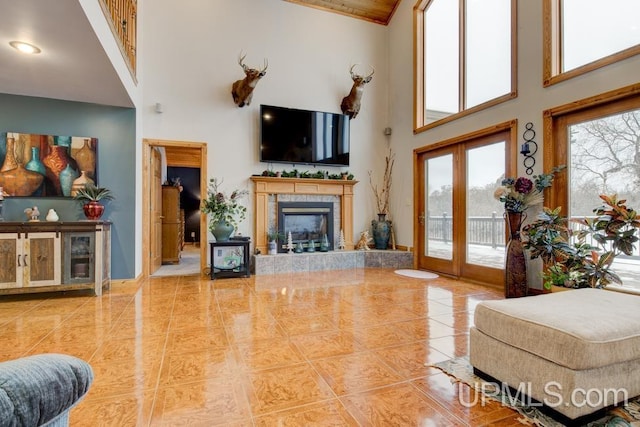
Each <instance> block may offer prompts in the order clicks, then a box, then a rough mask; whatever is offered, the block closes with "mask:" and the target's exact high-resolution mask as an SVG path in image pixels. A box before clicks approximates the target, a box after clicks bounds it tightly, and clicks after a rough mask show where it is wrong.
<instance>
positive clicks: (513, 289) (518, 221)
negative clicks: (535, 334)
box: [504, 211, 528, 298]
mask: <svg viewBox="0 0 640 427" xmlns="http://www.w3.org/2000/svg"><path fill="white" fill-rule="evenodd" d="M504 216H505V219H506V220H507V227H508V230H509V241H508V242H507V247H506V254H505V266H504V286H505V290H504V292H505V297H506V298H518V297H525V296H527V291H528V286H527V263H526V261H525V257H524V250H523V247H522V241H521V240H520V227H521V226H522V221H524V220H525V218H526V214H524V213H523V212H511V211H506V212H505V214H504Z"/></svg>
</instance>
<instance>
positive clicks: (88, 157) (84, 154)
mask: <svg viewBox="0 0 640 427" xmlns="http://www.w3.org/2000/svg"><path fill="white" fill-rule="evenodd" d="M90 142H91V140H90V139H85V140H84V145H83V146H82V148H81V149H79V150H78V151H77V152H76V155H75V158H76V162H78V167H79V168H80V170H81V171H85V172H86V173H87V175H88V176H89V177H91V178H95V176H96V174H95V172H96V152H95V151H94V150H93V148H91V146H90V145H89V143H90Z"/></svg>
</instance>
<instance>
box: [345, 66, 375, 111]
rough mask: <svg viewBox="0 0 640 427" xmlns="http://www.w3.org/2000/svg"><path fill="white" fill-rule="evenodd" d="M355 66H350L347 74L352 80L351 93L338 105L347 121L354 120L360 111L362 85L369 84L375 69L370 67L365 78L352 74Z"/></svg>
mask: <svg viewBox="0 0 640 427" xmlns="http://www.w3.org/2000/svg"><path fill="white" fill-rule="evenodd" d="M356 65H357V64H354V65H352V66H351V69H350V70H349V73H351V80H353V86H351V92H349V95H347V96H345V97H344V98H342V102H341V103H340V108H341V109H342V114H346V115H347V116H349V119H355V118H356V116H357V115H358V112H359V111H360V100H361V99H362V92H363V91H364V85H366V84H367V83H369V82H370V81H371V79H372V78H373V73H375V71H376V70H375V69H374V68H373V67H371V74H369V75H368V76H366V77H363V76H361V75H359V74H356V73H354V72H353V69H354V68H355V66H356Z"/></svg>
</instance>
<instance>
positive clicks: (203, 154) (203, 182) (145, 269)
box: [142, 138, 207, 278]
mask: <svg viewBox="0 0 640 427" xmlns="http://www.w3.org/2000/svg"><path fill="white" fill-rule="evenodd" d="M155 147H175V148H190V149H194V148H195V149H199V150H200V200H203V199H204V198H206V197H207V143H205V142H189V141H168V140H162V139H149V138H144V139H143V140H142V277H143V278H147V277H149V275H150V272H149V271H150V266H151V260H150V257H151V248H150V240H151V239H150V235H151V227H152V224H151V217H150V212H149V209H148V207H149V203H150V201H151V183H150V174H151V149H152V148H155ZM206 243H207V217H206V215H200V275H203V272H204V271H205V269H206V267H207V244H206Z"/></svg>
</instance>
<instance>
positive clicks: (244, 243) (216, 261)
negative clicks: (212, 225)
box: [209, 240, 251, 280]
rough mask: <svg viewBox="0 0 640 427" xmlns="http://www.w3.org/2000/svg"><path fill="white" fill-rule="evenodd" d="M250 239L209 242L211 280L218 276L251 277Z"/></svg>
mask: <svg viewBox="0 0 640 427" xmlns="http://www.w3.org/2000/svg"><path fill="white" fill-rule="evenodd" d="M250 243H251V241H249V240H228V241H226V242H209V249H210V252H211V257H210V263H211V280H215V279H216V278H217V277H249V276H250V273H249V244H250Z"/></svg>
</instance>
